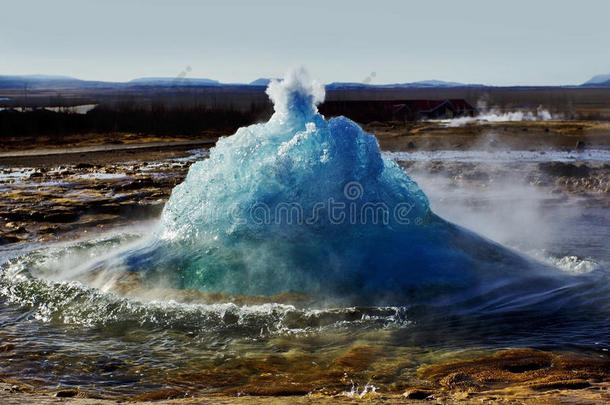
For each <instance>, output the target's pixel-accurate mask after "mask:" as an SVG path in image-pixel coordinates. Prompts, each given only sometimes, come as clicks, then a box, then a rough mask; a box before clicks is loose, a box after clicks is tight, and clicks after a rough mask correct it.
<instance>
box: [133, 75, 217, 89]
mask: <svg viewBox="0 0 610 405" xmlns="http://www.w3.org/2000/svg"><path fill="white" fill-rule="evenodd" d="M127 85H135V86H164V87H165V86H220V85H221V83H220V82H219V81H218V80H212V79H196V78H190V77H142V78H139V79H133V80H130V81H128V82H127Z"/></svg>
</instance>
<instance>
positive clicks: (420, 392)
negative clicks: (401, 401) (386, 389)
mask: <svg viewBox="0 0 610 405" xmlns="http://www.w3.org/2000/svg"><path fill="white" fill-rule="evenodd" d="M432 394H433V392H432V391H431V390H427V389H422V388H413V389H410V390H407V391H405V393H404V394H402V396H403V397H405V398H407V399H426V398H428V397H429V396H431V395H432Z"/></svg>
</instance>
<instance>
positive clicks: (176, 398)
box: [0, 348, 610, 405]
mask: <svg viewBox="0 0 610 405" xmlns="http://www.w3.org/2000/svg"><path fill="white" fill-rule="evenodd" d="M371 355H372V353H370V351H367V350H363V348H360V350H351V351H349V352H348V353H346V355H345V356H344V357H342V358H340V359H339V360H338V361H340V362H341V364H340V365H341V367H342V368H343V369H345V370H348V371H353V370H354V369H357V368H358V367H361V366H362V365H365V364H367V361H368V360H369V359H368V356H371ZM269 367H271V368H273V366H272V365H268V366H267V368H269ZM266 374H268V373H266ZM266 374H265V373H264V374H263V375H262V376H261V377H263V376H264V375H266ZM417 374H418V377H419V379H420V383H419V384H417V385H414V386H411V387H408V388H406V389H405V390H404V392H398V393H390V394H387V393H378V392H375V390H363V391H362V392H357V391H358V390H356V391H354V392H350V393H347V392H342V393H339V394H334V395H324V394H323V393H320V394H318V393H316V394H309V395H303V394H304V393H303V392H302V390H300V388H299V386H300V385H307V383H306V382H303V383H301V384H297V385H296V386H288V387H283V388H282V387H281V384H280V385H279V386H278V384H275V383H273V384H260V385H257V386H246V387H244V390H245V391H244V392H242V393H241V394H239V395H237V394H233V395H227V394H218V395H212V396H204V397H196V398H192V397H190V395H189V394H188V393H185V392H183V391H181V390H176V389H169V388H168V389H163V390H159V391H153V392H149V393H147V394H142V395H137V396H134V397H131V398H121V399H120V400H117V399H110V398H104V397H103V396H99V395H96V396H91V395H90V394H87V393H86V392H81V391H79V390H78V389H64V390H56V391H49V392H42V393H41V392H34V391H33V390H32V389H31V388H30V387H29V386H26V385H22V384H19V382H16V381H4V382H2V383H0V398H1V400H2V403H3V404H7V405H9V404H21V403H23V402H24V401H26V402H27V403H31V404H53V403H60V402H61V403H69V404H75V405H77V404H82V405H85V404H94V403H95V404H98V403H99V404H112V403H117V402H124V401H128V402H134V401H135V402H138V403H151V401H154V403H164V404H211V403H214V404H237V403H253V404H310V403H316V404H317V403H329V404H331V403H332V404H343V403H345V404H353V403H355V402H358V403H372V402H374V403H384V404H399V403H451V404H469V403H489V404H585V403H586V404H607V403H608V401H610V360H608V359H607V358H600V357H598V356H593V355H591V356H587V355H582V354H580V355H577V354H573V353H551V352H545V351H538V350H531V349H509V350H502V351H499V352H497V353H494V354H491V355H484V356H481V357H479V358H476V359H473V360H461V361H459V360H458V361H449V362H446V363H441V364H433V365H429V366H423V367H421V368H420V369H418V370H417ZM263 379H264V378H263Z"/></svg>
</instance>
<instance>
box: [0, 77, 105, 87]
mask: <svg viewBox="0 0 610 405" xmlns="http://www.w3.org/2000/svg"><path fill="white" fill-rule="evenodd" d="M100 87H113V83H107V82H100V81H87V80H80V79H75V78H74V77H69V76H47V75H23V76H0V89H19V88H29V89H76V88H100Z"/></svg>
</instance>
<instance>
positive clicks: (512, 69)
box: [0, 0, 610, 86]
mask: <svg viewBox="0 0 610 405" xmlns="http://www.w3.org/2000/svg"><path fill="white" fill-rule="evenodd" d="M0 10H1V11H2V16H3V17H2V20H1V23H0V75H1V74H6V75H13V74H50V75H67V76H73V77H77V78H81V79H88V80H107V81H127V80H130V79H133V78H137V77H177V76H179V75H185V76H186V77H200V78H212V79H216V80H220V81H222V82H233V83H236V82H241V83H247V82H250V81H252V80H254V79H257V78H259V77H281V76H282V75H283V73H284V72H286V71H287V70H289V69H291V68H293V67H297V66H304V67H305V68H307V70H308V71H309V72H310V74H311V76H313V77H314V78H316V79H318V80H319V81H321V82H323V83H330V82H334V81H344V82H346V81H351V82H362V81H370V83H373V84H382V83H397V82H413V81H419V80H428V79H436V80H445V81H458V82H463V83H482V84H489V85H500V86H502V85H560V84H580V83H582V82H584V81H586V80H588V79H589V78H591V77H592V76H593V75H596V74H606V73H610V23H608V21H609V20H610V1H608V0H596V1H593V0H578V1H576V0H568V1H566V0H555V1H545V0H541V1H534V0H527V1H522V0H512V1H494V0H485V1H478V0H476V1H475V0H472V1H469V0H460V1H455V0H449V1H441V0H436V1H423V0H419V1H407V0H403V1H389V0H365V1H356V0H352V1H342V0H337V1H332V0H324V1H318V0H309V1H288V0H284V1H265V0H257V1H253V0H250V1H247V0H244V1H237V0H222V1H203V0H199V1H196V0H174V1H160V0H148V1H135V0H133V1H129V0H123V1H116V0H105V1H89V0H74V1H73V0H53V1H48V0H42V1H15V0H0Z"/></svg>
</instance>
